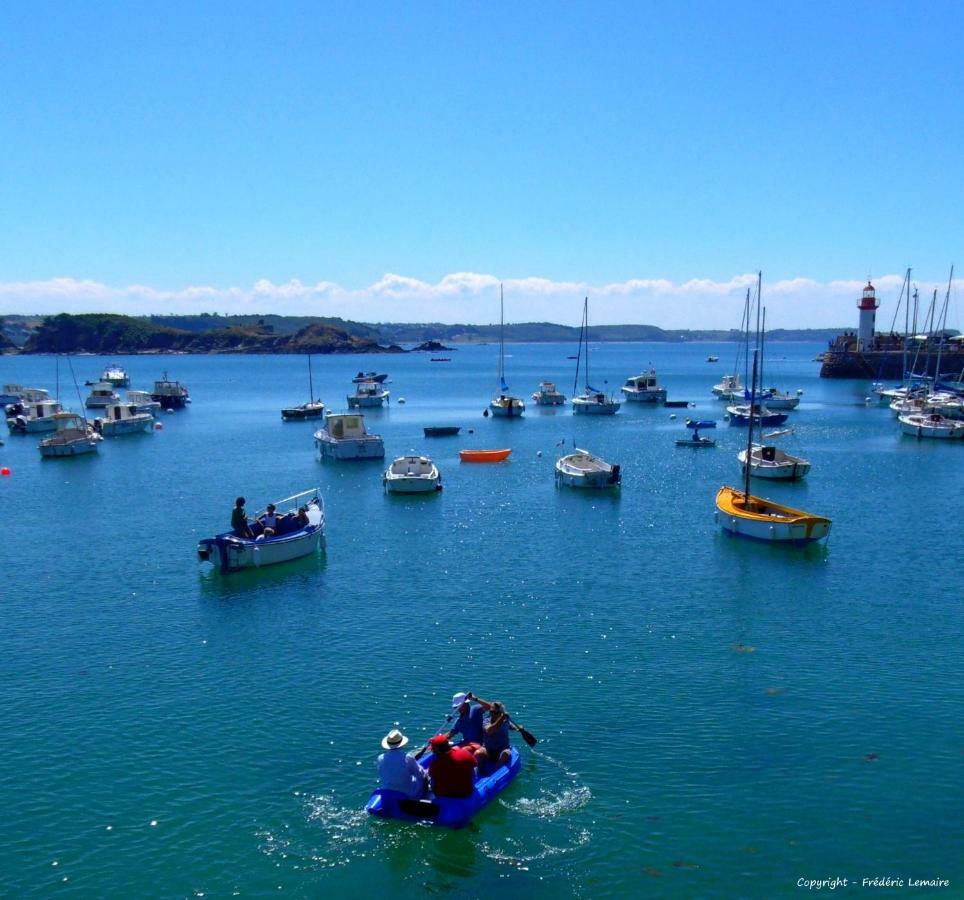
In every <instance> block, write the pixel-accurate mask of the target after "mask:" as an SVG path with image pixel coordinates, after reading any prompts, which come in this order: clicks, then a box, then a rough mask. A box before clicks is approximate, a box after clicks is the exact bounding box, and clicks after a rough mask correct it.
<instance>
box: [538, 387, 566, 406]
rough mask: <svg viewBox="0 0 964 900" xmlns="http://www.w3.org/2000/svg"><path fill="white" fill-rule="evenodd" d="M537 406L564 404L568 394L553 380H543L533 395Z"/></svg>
mask: <svg viewBox="0 0 964 900" xmlns="http://www.w3.org/2000/svg"><path fill="white" fill-rule="evenodd" d="M532 399H533V401H534V402H535V404H536V406H564V405H565V402H566V395H565V394H563V393H562V391H560V390H558V389H557V388H556V386H555V384H554V383H553V382H551V381H543V382H541V383H540V384H539V389H538V390H537V391H535V392H534V393H533V395H532Z"/></svg>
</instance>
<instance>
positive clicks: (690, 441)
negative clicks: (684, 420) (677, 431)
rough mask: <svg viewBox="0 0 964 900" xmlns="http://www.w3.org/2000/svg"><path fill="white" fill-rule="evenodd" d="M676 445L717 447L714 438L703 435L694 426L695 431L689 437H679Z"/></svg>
mask: <svg viewBox="0 0 964 900" xmlns="http://www.w3.org/2000/svg"><path fill="white" fill-rule="evenodd" d="M676 446H677V447H692V448H694V449H699V448H701V447H715V446H716V441H714V440H713V438H708V437H703V435H701V434H700V433H699V431H697V430H696V429H695V428H694V429H693V433H692V434H691V435H690V436H689V437H688V438H677V440H676Z"/></svg>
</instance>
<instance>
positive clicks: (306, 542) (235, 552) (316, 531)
mask: <svg viewBox="0 0 964 900" xmlns="http://www.w3.org/2000/svg"><path fill="white" fill-rule="evenodd" d="M309 498H310V499H309ZM272 505H273V506H274V507H275V508H276V509H278V510H285V511H283V512H280V513H278V514H277V517H278V526H277V528H276V530H275V532H274V534H270V535H265V534H263V533H262V534H259V535H255V536H254V537H240V536H239V535H237V534H236V533H235V532H234V531H225V532H223V533H222V534H218V535H215V536H214V537H213V538H203V539H202V540H201V541H199V542H198V546H197V555H198V559H199V560H200V561H201V562H212V563H214V564H215V565H216V566H217V568H218V571H220V572H221V574H227V573H228V572H238V571H240V570H241V569H252V568H254V569H258V568H261V567H262V566H270V565H274V564H276V563H283V562H289V561H290V560H293V559H300V558H301V557H303V556H308V555H309V554H311V553H314V552H316V551H317V550H318V548H319V547H324V546H325V504H324V502H323V501H322V499H321V492H320V491H319V490H318V488H312V489H311V490H308V491H301V492H300V493H298V494H294V495H292V496H291V497H285V498H284V500H278V501H277V502H276V503H274V504H272ZM301 507H304V510H305V519H302V517H301V516H300V515H299V510H300V508H301ZM265 512H266V509H265V510H261V511H260V512H259V513H258V514H257V515H256V516H255V520H257V519H258V517H259V516H261V515H263V514H264V513H265Z"/></svg>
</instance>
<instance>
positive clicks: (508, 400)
mask: <svg viewBox="0 0 964 900" xmlns="http://www.w3.org/2000/svg"><path fill="white" fill-rule="evenodd" d="M489 409H490V410H491V411H492V415H493V416H501V417H503V418H506V419H518V418H521V417H522V416H523V415H525V411H526V405H525V403H524V402H523V401H522V400H521V399H520V398H519V397H512V396H510V395H509V385H507V384H506V383H505V303H504V301H503V296H502V285H501V284H500V285H499V396H498V397H495V398H493V399H492V400H491V401H490V403H489Z"/></svg>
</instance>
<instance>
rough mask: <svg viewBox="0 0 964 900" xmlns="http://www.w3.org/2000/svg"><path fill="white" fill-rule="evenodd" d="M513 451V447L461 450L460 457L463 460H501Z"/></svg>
mask: <svg viewBox="0 0 964 900" xmlns="http://www.w3.org/2000/svg"><path fill="white" fill-rule="evenodd" d="M511 452H512V448H511V447H510V448H509V449H508V450H459V459H460V460H462V462H501V461H502V460H503V459H507V458H508V456H509V454H510V453H511Z"/></svg>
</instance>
